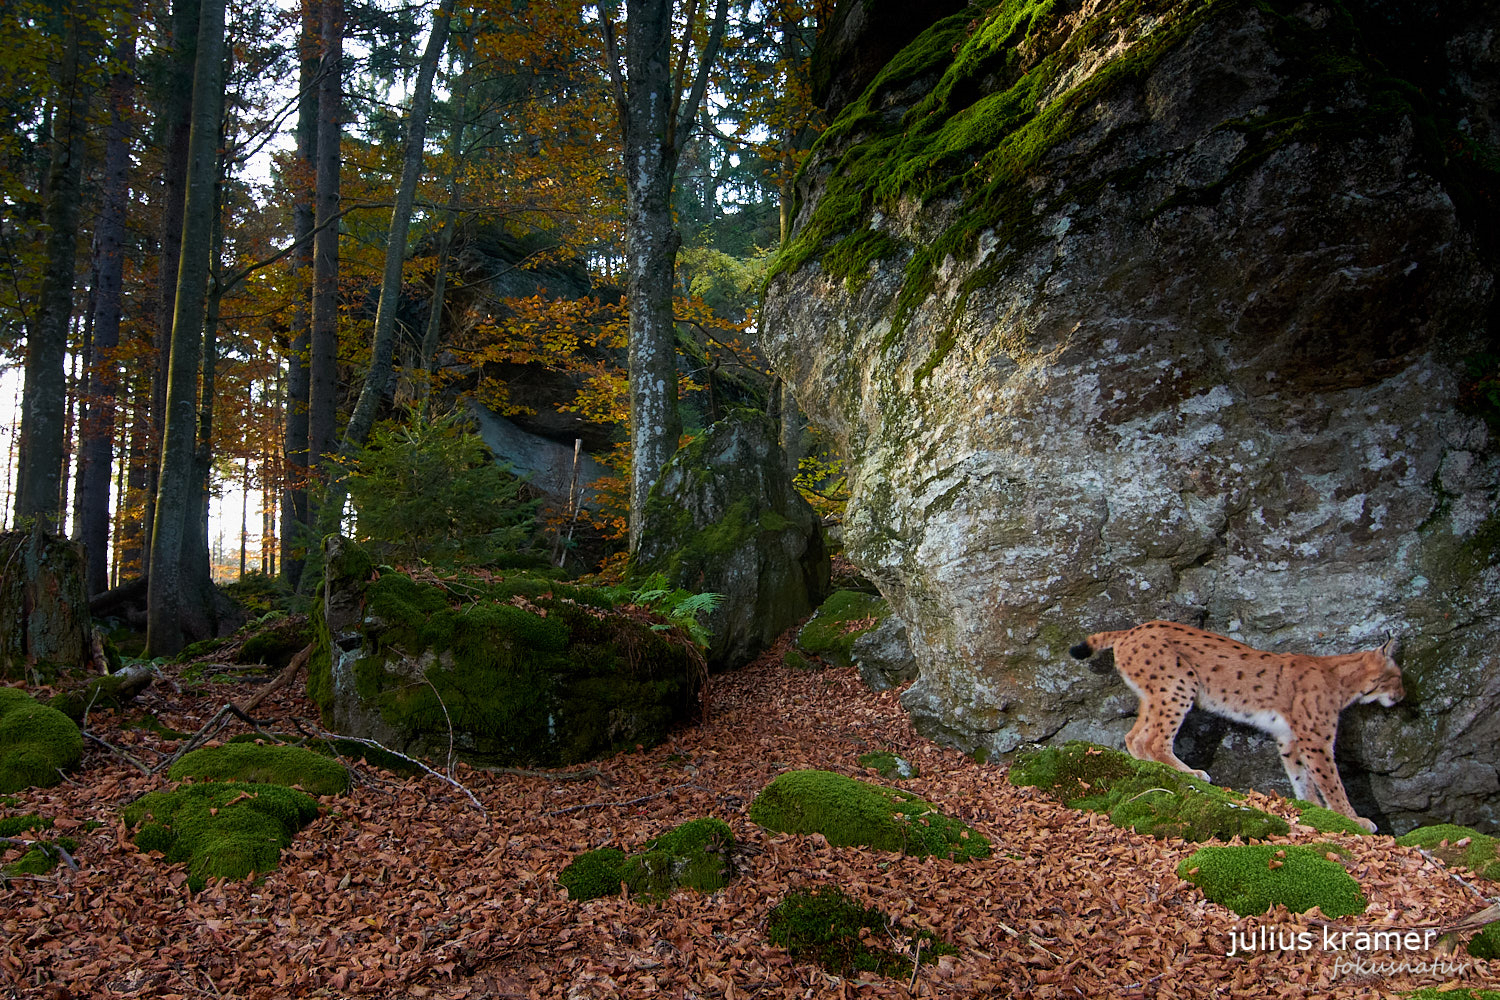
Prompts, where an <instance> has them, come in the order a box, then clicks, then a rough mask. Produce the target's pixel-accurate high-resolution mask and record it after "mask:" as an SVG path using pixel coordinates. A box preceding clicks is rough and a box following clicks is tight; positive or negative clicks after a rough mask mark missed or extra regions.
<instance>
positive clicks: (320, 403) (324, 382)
mask: <svg viewBox="0 0 1500 1000" xmlns="http://www.w3.org/2000/svg"><path fill="white" fill-rule="evenodd" d="M319 9H320V12H321V26H320V29H319V30H320V34H321V40H322V51H321V65H320V66H319V69H318V72H319V73H320V74H321V76H320V79H319V82H318V133H317V196H316V219H315V222H316V225H317V235H316V236H315V237H314V238H313V294H312V329H311V334H310V336H311V345H310V360H309V363H308V365H309V369H308V380H309V382H308V413H307V448H308V457H309V464H310V465H312V466H314V467H316V468H319V469H320V470H321V469H322V467H323V465H324V463H325V461H326V457H327V455H328V453H329V452H331V451H332V450H333V447H334V444H335V433H336V420H337V416H338V403H337V399H336V397H335V395H334V393H335V392H336V391H337V389H338V348H339V317H338V309H339V226H338V222H337V221H335V218H336V216H337V215H338V211H339V164H340V143H341V141H342V133H341V120H342V119H341V111H340V100H341V97H342V93H343V74H342V68H341V64H342V61H343V52H344V7H343V3H342V0H323V3H322V5H321V7H320V8H319Z"/></svg>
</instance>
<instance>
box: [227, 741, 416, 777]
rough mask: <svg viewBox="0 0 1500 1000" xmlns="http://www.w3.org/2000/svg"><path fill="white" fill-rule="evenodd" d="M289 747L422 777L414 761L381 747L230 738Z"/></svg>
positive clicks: (344, 742) (324, 742)
mask: <svg viewBox="0 0 1500 1000" xmlns="http://www.w3.org/2000/svg"><path fill="white" fill-rule="evenodd" d="M267 736H269V737H270V738H271V739H272V740H275V741H277V742H278V743H281V744H285V745H287V746H294V747H301V748H302V749H304V750H309V751H311V752H313V753H315V754H321V755H322V756H324V757H329V758H332V759H334V760H362V761H364V762H365V763H366V764H369V765H371V766H372V767H379V768H384V769H385V770H387V771H390V772H392V773H393V774H400V775H403V776H407V777H410V776H411V775H413V774H421V773H422V769H421V767H419V766H417V764H416V763H414V762H413V761H410V760H408V759H407V758H405V757H402V756H400V755H398V754H394V753H391V752H390V751H388V750H382V749H381V748H379V747H372V746H370V745H368V744H366V743H361V742H360V741H359V740H351V739H344V738H340V737H333V738H331V739H324V738H321V737H319V738H316V739H311V738H308V737H304V736H302V735H300V734H297V733H274V732H273V733H267V734H262V733H240V734H239V735H238V736H231V737H230V738H229V742H230V743H258V742H259V743H263V742H265V740H266V737H267Z"/></svg>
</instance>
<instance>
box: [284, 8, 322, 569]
mask: <svg viewBox="0 0 1500 1000" xmlns="http://www.w3.org/2000/svg"><path fill="white" fill-rule="evenodd" d="M316 16H317V9H316V8H315V7H314V5H313V2H312V0H303V4H302V37H301V41H300V43H299V44H300V49H301V53H300V54H301V67H302V68H301V74H300V76H299V78H298V83H299V86H300V88H301V94H300V97H299V98H298V101H297V155H296V159H295V161H294V163H295V170H296V173H295V174H294V175H293V195H294V197H295V199H296V200H295V201H294V203H293V208H292V238H293V239H294V240H295V241H296V243H297V249H296V250H295V251H294V252H293V253H292V258H291V273H292V288H293V294H294V295H295V296H296V303H297V304H296V306H295V308H294V310H293V313H292V342H291V345H290V350H289V352H288V354H287V374H286V435H285V439H284V445H283V449H282V452H283V455H284V457H285V461H284V462H283V475H284V481H285V484H286V485H285V492H284V499H283V501H282V505H281V572H282V575H283V576H284V577H285V578H286V582H287V583H288V584H289V585H290V586H291V587H292V589H294V590H295V589H296V587H297V585H298V584H299V583H300V582H301V580H302V569H303V565H304V561H305V560H306V558H307V527H308V519H307V468H308V464H309V463H308V453H307V451H308V444H307V442H308V436H307V414H308V403H309V400H308V358H307V352H308V345H309V344H310V343H311V336H310V329H309V328H310V325H311V321H312V319H311V314H310V313H309V302H308V298H307V294H306V290H305V289H304V282H305V281H306V278H307V276H308V275H310V274H311V273H312V265H313V246H312V240H313V219H314V214H315V213H314V207H313V198H314V194H315V191H316V187H317V182H316V177H317V162H316V160H317V149H318V82H319V81H318V69H319V63H320V59H319V52H318V21H317V20H316Z"/></svg>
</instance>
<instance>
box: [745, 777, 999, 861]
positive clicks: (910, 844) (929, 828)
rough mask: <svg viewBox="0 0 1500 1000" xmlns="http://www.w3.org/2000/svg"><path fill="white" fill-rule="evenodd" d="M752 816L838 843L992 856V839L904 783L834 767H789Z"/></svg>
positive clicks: (965, 858) (764, 794)
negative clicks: (849, 774)
mask: <svg viewBox="0 0 1500 1000" xmlns="http://www.w3.org/2000/svg"><path fill="white" fill-rule="evenodd" d="M750 818H751V819H752V820H754V821H755V822H756V823H759V824H760V825H761V826H763V827H766V828H767V829H770V830H777V831H780V832H782V833H821V834H822V835H823V836H824V837H827V838H828V842H829V843H830V844H833V845H834V846H836V847H849V846H860V847H875V848H879V849H880V850H884V851H900V852H901V853H903V854H911V855H915V856H919V857H920V856H925V855H929V854H931V855H936V856H938V857H940V858H948V859H950V860H953V861H968V860H969V859H971V858H987V857H989V855H990V842H989V839H988V838H987V837H985V836H984V835H983V834H982V833H980V832H978V831H977V830H974V829H973V828H971V827H970V826H968V825H967V824H965V823H963V822H961V821H959V820H956V819H953V818H952V817H949V816H945V815H943V814H942V813H941V812H939V811H938V808H937V807H936V806H934V805H933V804H932V803H930V802H927V801H924V800H923V799H920V798H918V797H917V796H916V795H914V794H913V793H911V792H906V791H902V790H901V789H899V788H886V787H884V786H883V785H876V784H872V783H870V782H868V781H858V780H856V779H854V778H846V777H844V776H843V775H841V774H834V773H833V772H832V771H788V772H787V773H785V774H782V775H780V776H778V777H777V778H776V780H775V781H773V782H771V783H770V784H769V785H767V786H766V787H765V789H764V790H762V791H761V793H760V794H759V795H757V796H756V797H755V801H754V802H752V803H751V804H750Z"/></svg>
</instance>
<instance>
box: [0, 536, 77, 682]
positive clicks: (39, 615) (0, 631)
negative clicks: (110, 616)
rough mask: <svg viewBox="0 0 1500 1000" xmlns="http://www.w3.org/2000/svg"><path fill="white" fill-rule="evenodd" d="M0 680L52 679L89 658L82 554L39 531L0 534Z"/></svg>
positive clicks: (34, 680) (70, 545) (67, 544)
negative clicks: (1, 570) (2, 567)
mask: <svg viewBox="0 0 1500 1000" xmlns="http://www.w3.org/2000/svg"><path fill="white" fill-rule="evenodd" d="M0 566H4V567H5V572H4V573H3V574H0V679H3V680H25V681H29V682H31V683H38V684H43V683H51V682H52V681H53V680H55V679H56V677H57V674H58V672H59V671H61V670H67V669H72V668H74V667H79V666H82V665H83V664H84V663H86V662H87V661H88V657H89V639H88V635H89V602H88V598H87V597H86V596H85V595H84V592H83V590H84V588H83V552H82V550H81V549H80V548H79V546H78V544H77V543H75V542H70V541H68V540H67V539H65V538H61V537H59V536H57V535H50V534H48V533H47V532H45V531H44V530H42V523H41V521H40V520H38V521H36V522H35V525H34V527H32V529H31V530H30V531H10V532H6V533H5V534H0Z"/></svg>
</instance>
